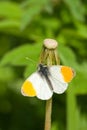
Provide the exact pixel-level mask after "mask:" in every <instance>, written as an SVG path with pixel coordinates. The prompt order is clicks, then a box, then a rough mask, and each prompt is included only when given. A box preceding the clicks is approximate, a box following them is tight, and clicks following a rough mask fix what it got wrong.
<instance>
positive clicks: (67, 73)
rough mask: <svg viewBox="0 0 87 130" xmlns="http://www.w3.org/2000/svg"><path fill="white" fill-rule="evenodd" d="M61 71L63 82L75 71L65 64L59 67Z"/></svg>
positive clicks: (72, 75) (70, 77) (69, 79)
mask: <svg viewBox="0 0 87 130" xmlns="http://www.w3.org/2000/svg"><path fill="white" fill-rule="evenodd" d="M61 73H62V75H63V77H64V81H65V82H70V81H71V80H72V78H73V77H74V76H75V71H74V70H73V69H72V68H70V67H67V66H62V67H61Z"/></svg>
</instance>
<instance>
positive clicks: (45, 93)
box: [21, 64, 75, 100]
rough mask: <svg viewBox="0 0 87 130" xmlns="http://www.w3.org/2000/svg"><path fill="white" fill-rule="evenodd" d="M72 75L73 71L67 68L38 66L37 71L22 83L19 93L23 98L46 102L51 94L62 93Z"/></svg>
mask: <svg viewBox="0 0 87 130" xmlns="http://www.w3.org/2000/svg"><path fill="white" fill-rule="evenodd" d="M74 75H75V72H74V71H73V69H72V68H70V67H67V66H60V65H53V66H50V67H48V66H45V65H42V64H39V65H38V69H37V71H36V72H34V73H33V74H32V75H31V76H29V77H28V78H27V80H26V81H25V82H24V84H23V86H22V88H21V92H22V94H23V95H24V96H31V97H33V96H37V97H38V98H39V99H42V100H48V99H49V98H51V97H52V95H53V92H55V93H57V94H61V93H63V92H64V91H65V90H66V89H67V87H68V82H70V81H71V80H72V78H73V77H74Z"/></svg>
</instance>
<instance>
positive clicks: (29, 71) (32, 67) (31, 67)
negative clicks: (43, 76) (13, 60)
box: [24, 62, 37, 78]
mask: <svg viewBox="0 0 87 130" xmlns="http://www.w3.org/2000/svg"><path fill="white" fill-rule="evenodd" d="M36 65H37V64H35V63H32V62H31V63H29V65H28V66H27V67H26V69H25V72H24V77H25V78H27V77H28V76H29V75H31V74H32V73H33V72H35V71H36Z"/></svg>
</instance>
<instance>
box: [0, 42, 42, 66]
mask: <svg viewBox="0 0 87 130" xmlns="http://www.w3.org/2000/svg"><path fill="white" fill-rule="evenodd" d="M40 47H41V44H34V45H29V44H25V45H22V46H20V47H17V48H15V49H13V50H12V51H10V52H8V53H6V55H4V57H3V58H2V60H1V62H0V65H1V66H3V65H7V64H11V65H17V66H18V65H28V64H29V60H27V59H26V57H29V58H31V59H32V60H37V59H38V55H39V53H40Z"/></svg>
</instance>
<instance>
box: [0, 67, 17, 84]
mask: <svg viewBox="0 0 87 130" xmlns="http://www.w3.org/2000/svg"><path fill="white" fill-rule="evenodd" d="M14 78H15V72H14V70H13V69H12V68H11V67H0V81H4V82H9V81H11V80H13V79H14Z"/></svg>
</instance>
